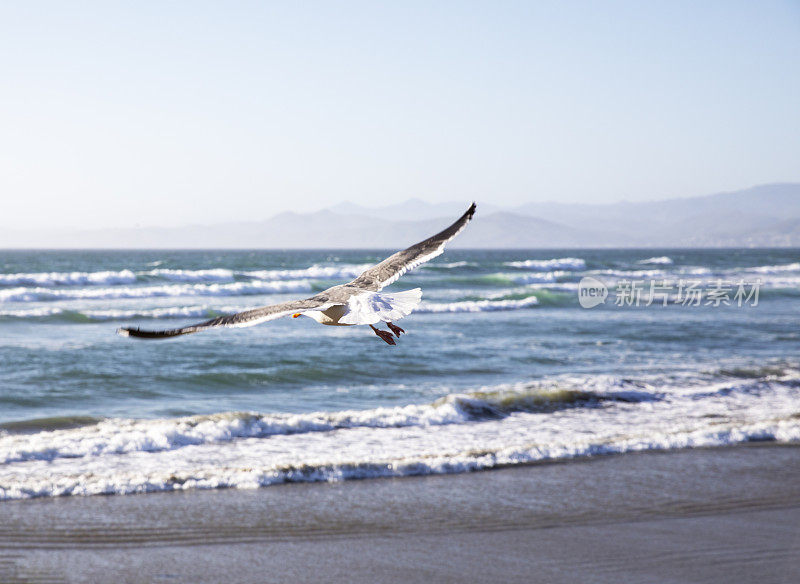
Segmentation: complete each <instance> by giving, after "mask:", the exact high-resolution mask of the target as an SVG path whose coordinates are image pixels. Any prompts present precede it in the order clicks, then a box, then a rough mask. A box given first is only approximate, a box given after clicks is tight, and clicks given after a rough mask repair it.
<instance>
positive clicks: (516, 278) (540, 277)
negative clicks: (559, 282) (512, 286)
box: [503, 272, 556, 284]
mask: <svg viewBox="0 0 800 584" xmlns="http://www.w3.org/2000/svg"><path fill="white" fill-rule="evenodd" d="M503 276H505V277H507V278H508V279H509V280H511V281H512V282H514V283H516V284H541V283H543V282H555V281H556V274H555V273H554V272H540V273H534V274H507V275H506V274H503Z"/></svg>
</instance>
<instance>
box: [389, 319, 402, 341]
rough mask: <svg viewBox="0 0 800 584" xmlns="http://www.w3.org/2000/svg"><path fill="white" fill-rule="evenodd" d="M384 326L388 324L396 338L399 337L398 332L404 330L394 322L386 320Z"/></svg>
mask: <svg viewBox="0 0 800 584" xmlns="http://www.w3.org/2000/svg"><path fill="white" fill-rule="evenodd" d="M386 326H388V327H389V328H390V329H391V331H392V332H393V333H394V336H396V337H397V338H398V339H399V338H400V333H404V332H406V331H404V330H403V329H401V328H400V327H399V326H397V325H396V324H392V323H390V322H387V323H386Z"/></svg>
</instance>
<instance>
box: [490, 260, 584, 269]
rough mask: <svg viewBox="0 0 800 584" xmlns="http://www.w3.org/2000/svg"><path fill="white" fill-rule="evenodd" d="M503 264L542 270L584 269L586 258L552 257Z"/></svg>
mask: <svg viewBox="0 0 800 584" xmlns="http://www.w3.org/2000/svg"><path fill="white" fill-rule="evenodd" d="M504 265H506V266H511V267H512V268H529V269H533V270H537V271H542V272H549V271H551V270H584V269H586V260H583V259H581V258H553V259H551V260H525V261H520V262H505V263H504Z"/></svg>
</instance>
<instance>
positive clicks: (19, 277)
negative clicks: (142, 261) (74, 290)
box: [0, 270, 137, 286]
mask: <svg viewBox="0 0 800 584" xmlns="http://www.w3.org/2000/svg"><path fill="white" fill-rule="evenodd" d="M136 279H137V278H136V274H135V273H134V272H132V271H131V270H119V271H100V272H33V273H17V274H0V286H88V285H109V284H133V283H134V282H136Z"/></svg>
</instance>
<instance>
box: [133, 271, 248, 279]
mask: <svg viewBox="0 0 800 584" xmlns="http://www.w3.org/2000/svg"><path fill="white" fill-rule="evenodd" d="M137 274H138V275H140V276H150V277H153V278H159V279H163V280H172V281H177V282H231V281H233V279H234V276H235V275H236V272H234V271H233V270H226V269H224V268H215V269H210V270H175V269H168V268H159V269H155V270H147V271H146V272H137Z"/></svg>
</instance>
